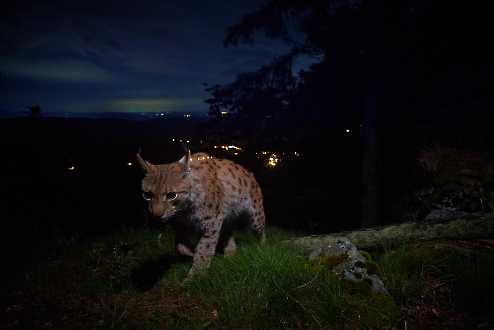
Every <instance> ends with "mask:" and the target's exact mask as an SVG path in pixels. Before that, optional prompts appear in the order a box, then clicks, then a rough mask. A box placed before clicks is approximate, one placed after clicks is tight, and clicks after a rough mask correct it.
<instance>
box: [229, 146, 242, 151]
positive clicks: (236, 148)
mask: <svg viewBox="0 0 494 330" xmlns="http://www.w3.org/2000/svg"><path fill="white" fill-rule="evenodd" d="M228 148H229V149H235V150H242V148H240V147H237V146H234V145H230V146H228Z"/></svg>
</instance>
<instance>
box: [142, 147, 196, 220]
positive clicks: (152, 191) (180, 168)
mask: <svg viewBox="0 0 494 330" xmlns="http://www.w3.org/2000/svg"><path fill="white" fill-rule="evenodd" d="M137 161H138V163H139V164H140V166H141V167H142V169H143V170H144V173H145V176H144V178H143V179H142V197H143V198H144V199H145V200H146V201H147V202H148V208H149V213H150V214H151V215H152V216H154V217H157V218H160V219H162V220H167V219H168V218H170V217H172V216H173V215H175V214H176V213H177V212H178V211H181V210H183V209H185V208H186V206H187V199H188V195H189V192H190V182H189V173H190V167H189V162H190V152H189V151H187V153H186V155H185V156H184V157H182V159H180V160H179V161H178V162H174V163H170V164H161V165H153V164H151V163H150V162H148V161H146V160H144V159H143V158H142V157H141V155H140V154H139V153H138V154H137Z"/></svg>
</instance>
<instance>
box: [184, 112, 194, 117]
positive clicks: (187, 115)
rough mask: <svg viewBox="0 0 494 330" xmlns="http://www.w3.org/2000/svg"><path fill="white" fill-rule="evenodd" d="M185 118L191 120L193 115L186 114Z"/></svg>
mask: <svg viewBox="0 0 494 330" xmlns="http://www.w3.org/2000/svg"><path fill="white" fill-rule="evenodd" d="M184 117H185V118H190V117H192V115H191V114H190V113H186V114H185V115H184Z"/></svg>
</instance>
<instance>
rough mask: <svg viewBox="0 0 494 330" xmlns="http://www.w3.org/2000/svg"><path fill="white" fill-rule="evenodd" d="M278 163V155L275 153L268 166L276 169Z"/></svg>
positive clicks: (270, 157)
mask: <svg viewBox="0 0 494 330" xmlns="http://www.w3.org/2000/svg"><path fill="white" fill-rule="evenodd" d="M278 162H279V158H278V155H276V154H274V153H273V154H271V156H269V158H268V163H267V165H268V166H270V167H276V166H277V165H278Z"/></svg>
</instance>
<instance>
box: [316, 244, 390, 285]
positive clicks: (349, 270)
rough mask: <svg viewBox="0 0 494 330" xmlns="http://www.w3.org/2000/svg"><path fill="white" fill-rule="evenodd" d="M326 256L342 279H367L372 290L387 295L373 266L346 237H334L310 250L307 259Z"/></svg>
mask: <svg viewBox="0 0 494 330" xmlns="http://www.w3.org/2000/svg"><path fill="white" fill-rule="evenodd" d="M318 258H320V259H323V258H327V259H328V261H329V260H331V262H329V265H330V267H331V269H332V270H333V271H334V272H335V273H336V274H337V275H338V276H340V277H341V278H342V279H343V280H346V281H350V282H355V283H361V282H364V281H367V282H369V283H370V284H371V289H372V291H374V292H377V293H381V294H386V295H388V294H389V293H388V290H386V288H385V287H384V283H383V282H382V280H381V279H380V278H379V276H378V275H377V274H375V273H374V270H373V269H372V268H374V267H373V266H371V265H370V263H369V261H368V260H367V259H366V258H365V257H364V256H363V255H362V254H361V253H360V252H359V251H358V249H357V247H356V246H355V245H354V244H353V243H352V242H351V241H350V240H349V239H348V238H346V237H335V238H334V240H333V241H332V242H327V243H326V244H325V245H323V246H321V247H318V248H316V249H314V250H312V251H311V252H310V254H309V260H317V259H318Z"/></svg>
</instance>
